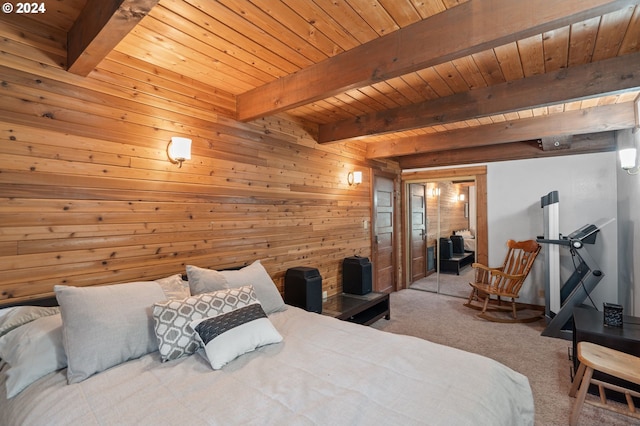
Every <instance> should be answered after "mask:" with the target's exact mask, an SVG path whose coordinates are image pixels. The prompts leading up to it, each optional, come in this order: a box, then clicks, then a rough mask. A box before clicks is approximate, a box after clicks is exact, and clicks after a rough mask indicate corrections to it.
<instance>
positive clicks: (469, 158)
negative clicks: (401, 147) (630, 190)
mask: <svg viewBox="0 0 640 426" xmlns="http://www.w3.org/2000/svg"><path fill="white" fill-rule="evenodd" d="M615 149H616V143H615V136H614V132H601V133H590V134H586V135H576V136H574V139H573V143H572V144H571V147H569V148H566V149H562V150H551V151H544V150H543V149H542V148H541V146H540V142H539V141H535V140H531V141H521V142H512V143H506V144H500V145H492V146H487V147H474V148H465V149H456V150H445V151H439V152H432V153H429V154H418V155H409V156H406V157H401V158H399V159H398V163H399V165H400V168H401V169H402V170H409V169H418V168H422V167H442V166H452V165H461V164H475V163H490V162H493V161H510V160H524V159H527V158H542V157H556V156H561V155H575V154H589V153H594V152H606V151H615Z"/></svg>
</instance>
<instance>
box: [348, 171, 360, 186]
mask: <svg viewBox="0 0 640 426" xmlns="http://www.w3.org/2000/svg"><path fill="white" fill-rule="evenodd" d="M347 182H348V183H349V185H360V184H361V183H362V172H360V171H355V172H349V174H348V175H347Z"/></svg>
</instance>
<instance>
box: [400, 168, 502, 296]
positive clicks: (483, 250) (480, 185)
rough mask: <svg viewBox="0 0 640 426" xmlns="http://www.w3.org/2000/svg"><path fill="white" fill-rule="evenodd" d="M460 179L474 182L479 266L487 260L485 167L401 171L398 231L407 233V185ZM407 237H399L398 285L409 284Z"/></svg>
mask: <svg viewBox="0 0 640 426" xmlns="http://www.w3.org/2000/svg"><path fill="white" fill-rule="evenodd" d="M461 178H474V179H475V181H476V208H477V211H476V216H477V217H476V221H477V229H476V262H478V263H482V264H483V265H487V264H488V260H489V234H488V220H487V166H470V167H455V168H446V169H434V170H422V171H415V172H405V173H402V175H401V179H402V185H401V191H402V212H403V213H402V230H403V234H404V235H405V236H406V235H407V232H410V230H409V229H408V228H409V220H408V218H407V211H408V199H407V197H408V192H409V191H408V190H407V188H408V184H409V183H417V182H424V181H427V180H443V179H452V180H457V179H461ZM408 244H409V239H408V238H406V237H405V238H403V239H402V249H401V259H402V265H403V268H402V277H401V281H400V282H401V285H400V286H399V287H401V288H408V287H409V285H411V274H410V273H409V270H410V266H411V263H410V262H411V258H410V257H411V255H410V253H409V249H410V247H409V246H408Z"/></svg>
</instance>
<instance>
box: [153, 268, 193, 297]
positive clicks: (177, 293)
mask: <svg viewBox="0 0 640 426" xmlns="http://www.w3.org/2000/svg"><path fill="white" fill-rule="evenodd" d="M156 282H157V283H158V284H160V287H162V291H164V295H165V296H167V299H184V298H185V297H189V296H191V291H190V290H189V282H188V281H185V280H183V279H182V275H181V274H175V275H171V276H168V277H165V278H160V279H157V280H156Z"/></svg>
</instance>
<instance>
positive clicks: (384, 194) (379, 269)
mask: <svg viewBox="0 0 640 426" xmlns="http://www.w3.org/2000/svg"><path fill="white" fill-rule="evenodd" d="M394 209H395V191H394V180H393V179H390V178H388V177H385V176H380V175H376V176H374V185H373V221H374V224H373V232H374V241H373V260H372V263H373V290H374V291H379V292H392V291H395V288H396V279H395V277H396V273H395V270H396V268H395V256H394V251H395V249H394V247H395V233H394V230H395V229H394V227H395V211H394Z"/></svg>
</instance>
